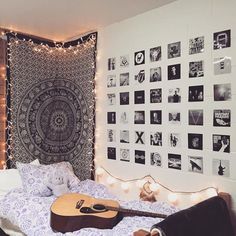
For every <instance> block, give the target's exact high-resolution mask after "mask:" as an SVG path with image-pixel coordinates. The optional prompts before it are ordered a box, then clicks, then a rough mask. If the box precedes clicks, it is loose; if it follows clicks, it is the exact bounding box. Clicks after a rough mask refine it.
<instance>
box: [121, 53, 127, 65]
mask: <svg viewBox="0 0 236 236" xmlns="http://www.w3.org/2000/svg"><path fill="white" fill-rule="evenodd" d="M128 66H129V55H124V56H120V67H128Z"/></svg>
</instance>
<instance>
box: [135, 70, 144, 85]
mask: <svg viewBox="0 0 236 236" xmlns="http://www.w3.org/2000/svg"><path fill="white" fill-rule="evenodd" d="M134 81H135V82H136V84H142V83H143V82H144V81H145V70H140V71H139V72H137V73H136V74H135V75H134Z"/></svg>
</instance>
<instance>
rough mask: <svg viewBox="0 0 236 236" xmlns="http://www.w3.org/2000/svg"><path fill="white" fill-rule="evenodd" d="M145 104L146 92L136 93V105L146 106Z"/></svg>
mask: <svg viewBox="0 0 236 236" xmlns="http://www.w3.org/2000/svg"><path fill="white" fill-rule="evenodd" d="M144 103H145V91H144V90H141V91H134V104H144Z"/></svg>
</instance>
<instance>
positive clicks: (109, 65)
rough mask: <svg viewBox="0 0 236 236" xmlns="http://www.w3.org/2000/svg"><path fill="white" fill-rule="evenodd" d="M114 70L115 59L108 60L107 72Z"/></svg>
mask: <svg viewBox="0 0 236 236" xmlns="http://www.w3.org/2000/svg"><path fill="white" fill-rule="evenodd" d="M115 69H116V58H115V57H112V58H108V70H115Z"/></svg>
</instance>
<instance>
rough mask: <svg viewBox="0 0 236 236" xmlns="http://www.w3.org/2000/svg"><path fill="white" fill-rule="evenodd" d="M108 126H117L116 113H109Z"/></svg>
mask: <svg viewBox="0 0 236 236" xmlns="http://www.w3.org/2000/svg"><path fill="white" fill-rule="evenodd" d="M107 124H116V113H115V112H107Z"/></svg>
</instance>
